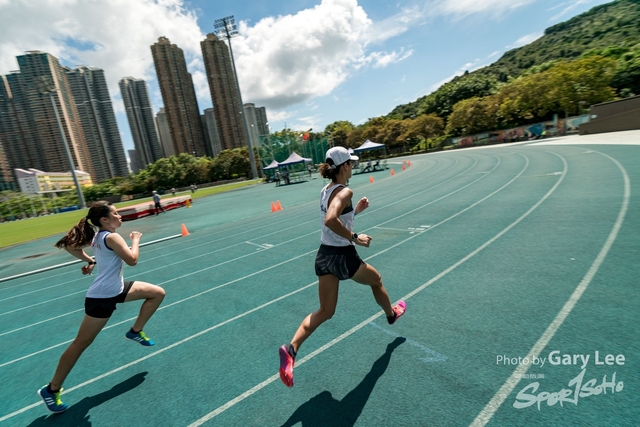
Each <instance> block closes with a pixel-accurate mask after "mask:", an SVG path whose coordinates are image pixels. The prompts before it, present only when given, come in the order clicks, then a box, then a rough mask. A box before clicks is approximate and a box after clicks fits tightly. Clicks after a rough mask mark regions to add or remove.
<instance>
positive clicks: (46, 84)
mask: <svg viewBox="0 0 640 427" xmlns="http://www.w3.org/2000/svg"><path fill="white" fill-rule="evenodd" d="M38 86H39V89H40V93H42V94H43V95H49V99H50V100H51V107H52V108H53V112H54V113H55V115H56V123H58V130H59V131H60V136H61V137H62V145H64V151H65V153H66V154H67V161H68V162H69V167H70V168H71V176H72V177H73V183H74V184H75V186H76V192H77V193H78V204H79V205H80V209H84V208H86V207H87V204H86V203H85V201H84V195H83V194H82V188H81V187H80V182H78V177H77V176H76V167H75V165H74V164H73V158H72V157H71V151H70V150H69V144H68V143H67V137H66V136H65V134H64V129H63V127H62V122H61V121H60V115H59V114H58V107H56V102H55V100H54V99H53V94H54V92H55V87H54V86H53V84H52V82H51V79H50V78H49V77H47V76H42V77H41V78H40V81H38Z"/></svg>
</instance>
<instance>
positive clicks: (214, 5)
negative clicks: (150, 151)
mask: <svg viewBox="0 0 640 427" xmlns="http://www.w3.org/2000/svg"><path fill="white" fill-rule="evenodd" d="M602 3H607V2H606V1H600V0H567V1H551V0H421V1H411V0H397V1H395V2H389V1H384V0H382V1H380V0H322V1H320V0H318V1H312V0H296V1H292V0H284V1H278V2H271V1H264V0H262V1H258V0H234V1H230V0H217V1H215V2H214V1H210V0H191V1H183V0H156V1H153V0H102V1H99V2H94V1H88V0H21V1H18V0H0V74H6V73H8V72H10V71H12V70H15V69H17V62H16V60H15V56H16V55H20V54H22V53H23V52H24V51H27V50H41V51H45V52H49V53H51V54H53V55H55V56H56V57H58V58H59V59H60V61H61V63H63V64H64V65H68V66H72V67H73V66H75V65H79V64H83V65H88V66H94V67H99V68H103V69H104V70H105V73H106V76H107V79H108V83H109V89H110V92H111V97H112V99H113V104H114V109H115V111H116V115H117V118H118V126H119V128H120V133H121V135H122V139H123V143H124V146H125V149H132V148H133V141H132V138H131V132H130V130H129V126H128V123H127V120H126V115H125V113H124V106H123V104H122V99H121V97H120V93H119V89H118V85H117V82H118V80H120V79H121V78H122V77H125V76H133V77H137V78H143V79H145V80H146V81H147V83H148V85H149V90H150V94H151V98H152V103H153V107H154V110H155V111H156V112H157V111H158V110H159V108H160V107H162V105H163V104H162V97H161V95H160V91H159V89H158V86H157V82H156V76H155V69H154V67H153V61H152V58H151V51H150V48H149V47H150V45H151V44H153V43H155V42H156V41H157V39H158V37H160V36H166V37H168V38H169V39H170V40H171V42H172V43H175V44H177V45H178V46H180V47H181V48H183V50H184V51H185V55H186V58H187V62H188V68H189V71H190V72H191V73H192V74H193V77H194V84H195V86H196V92H197V95H198V102H199V107H200V110H201V111H202V110H204V109H205V108H209V107H211V99H210V95H209V89H208V87H207V84H206V76H205V74H204V65H203V63H202V56H201V52H200V46H199V42H200V41H201V40H202V39H204V36H205V35H206V34H207V33H208V32H211V31H212V30H213V21H214V20H215V19H217V18H221V17H224V16H227V15H234V16H235V18H236V21H237V22H238V24H239V25H238V27H239V32H240V35H239V36H238V37H236V38H234V39H232V43H233V52H234V57H235V58H236V66H237V68H238V74H239V77H240V86H241V89H242V96H243V101H244V102H254V103H255V104H256V105H257V106H266V107H267V114H268V117H269V126H270V128H271V130H272V131H275V130H281V129H283V128H284V126H285V123H286V126H287V127H289V128H292V129H298V130H306V129H309V128H313V129H314V130H324V128H325V126H326V125H328V124H330V123H332V122H334V121H336V120H349V121H351V122H352V123H354V124H360V123H363V122H364V121H366V120H367V119H368V118H371V117H377V116H381V115H385V114H387V113H389V112H390V111H391V110H392V109H393V108H394V107H396V106H397V105H399V104H404V103H407V102H411V101H414V100H416V99H417V98H418V97H420V96H423V95H426V94H428V93H430V92H432V91H433V90H435V89H436V88H437V87H439V86H440V85H441V84H442V83H444V82H446V81H448V80H449V79H451V78H453V77H454V76H455V75H458V74H462V73H463V72H464V71H465V70H470V71H471V70H474V69H477V68H480V67H482V66H485V65H489V64H490V63H492V62H494V61H496V60H497V59H498V58H499V57H500V56H502V54H504V52H506V51H507V50H509V49H511V48H514V47H518V46H522V45H524V44H527V43H528V42H531V41H533V40H535V39H536V38H537V37H540V36H541V35H542V34H543V31H544V29H545V28H547V27H549V26H551V25H554V24H557V23H558V22H562V21H565V20H568V19H570V18H571V17H573V16H575V15H578V14H580V13H583V12H585V11H587V10H589V9H590V8H592V7H593V6H596V5H598V4H602Z"/></svg>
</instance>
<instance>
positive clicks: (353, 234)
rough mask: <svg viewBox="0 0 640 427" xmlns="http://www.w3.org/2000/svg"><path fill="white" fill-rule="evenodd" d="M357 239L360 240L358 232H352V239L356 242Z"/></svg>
mask: <svg viewBox="0 0 640 427" xmlns="http://www.w3.org/2000/svg"><path fill="white" fill-rule="evenodd" d="M356 240H358V235H357V234H356V233H351V241H352V242H355V241H356Z"/></svg>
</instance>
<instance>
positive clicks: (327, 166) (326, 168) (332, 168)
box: [318, 158, 344, 182]
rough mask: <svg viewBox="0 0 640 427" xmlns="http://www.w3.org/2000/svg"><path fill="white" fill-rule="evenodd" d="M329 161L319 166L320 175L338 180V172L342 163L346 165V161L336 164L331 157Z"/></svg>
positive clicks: (334, 180)
mask: <svg viewBox="0 0 640 427" xmlns="http://www.w3.org/2000/svg"><path fill="white" fill-rule="evenodd" d="M326 161H327V163H321V164H320V167H319V168H318V171H319V172H320V175H321V176H322V177H323V178H327V179H330V180H331V181H333V182H336V179H337V177H338V173H340V168H341V167H342V165H344V163H342V164H339V165H338V166H336V165H335V164H334V163H333V160H332V159H331V158H328V159H327V160H326Z"/></svg>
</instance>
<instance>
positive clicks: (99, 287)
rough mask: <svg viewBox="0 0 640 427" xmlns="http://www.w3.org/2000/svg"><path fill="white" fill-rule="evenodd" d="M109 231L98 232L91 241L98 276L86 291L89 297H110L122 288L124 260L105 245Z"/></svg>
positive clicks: (117, 293) (120, 291) (119, 292)
mask: <svg viewBox="0 0 640 427" xmlns="http://www.w3.org/2000/svg"><path fill="white" fill-rule="evenodd" d="M110 233H111V232H109V231H107V230H103V231H100V232H98V233H97V234H96V235H95V236H94V237H93V241H92V242H91V247H92V248H93V253H94V255H95V257H96V267H98V276H97V277H96V278H95V279H94V280H93V283H92V284H91V286H90V287H89V290H88V291H87V297H89V298H111V297H115V296H118V295H120V294H121V293H122V291H123V290H124V279H123V278H122V271H123V270H124V261H123V260H122V258H120V257H119V256H118V255H117V254H116V253H115V252H114V251H113V249H111V248H109V247H108V246H107V236H108V235H109V234H110Z"/></svg>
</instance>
